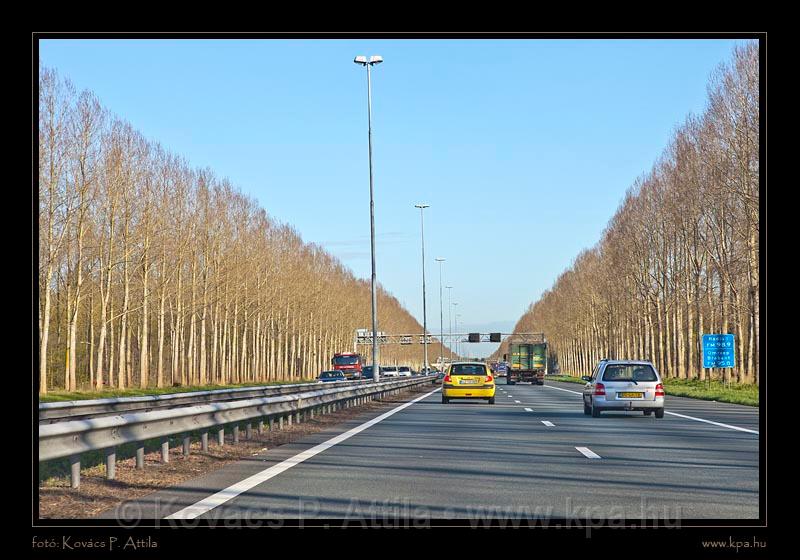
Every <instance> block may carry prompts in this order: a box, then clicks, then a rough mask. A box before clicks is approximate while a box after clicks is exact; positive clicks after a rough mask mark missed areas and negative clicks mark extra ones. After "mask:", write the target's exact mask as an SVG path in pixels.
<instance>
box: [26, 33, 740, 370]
mask: <svg viewBox="0 0 800 560" xmlns="http://www.w3.org/2000/svg"><path fill="white" fill-rule="evenodd" d="M735 43H736V41H731V40H707V39H698V40H637V41H633V40H602V41H600V40H477V39H476V40H441V39H439V40H349V39H347V40H345V39H338V40H45V41H41V43H40V57H41V61H42V62H43V63H44V64H45V65H47V66H50V67H53V68H55V69H57V70H58V71H59V72H60V73H61V74H62V75H65V76H67V77H69V78H70V79H71V80H72V81H73V82H74V83H75V85H76V86H77V87H78V88H81V89H83V88H87V89H90V90H92V91H94V92H95V93H96V94H97V95H98V97H99V98H100V100H101V101H102V103H103V104H104V105H105V106H106V107H108V108H109V109H110V110H111V111H113V112H114V113H116V114H117V115H119V116H121V117H123V118H125V119H126V120H128V121H130V122H131V124H132V125H133V126H134V127H135V128H137V129H138V130H140V131H141V132H142V133H143V134H144V135H145V136H146V137H148V138H150V139H153V140H156V141H158V142H160V143H161V144H162V145H163V146H165V147H166V148H168V149H170V150H172V151H173V152H176V153H178V154H181V155H183V156H185V157H186V158H187V159H188V160H189V161H190V162H191V163H192V164H193V165H194V166H196V167H209V168H211V169H213V170H214V171H215V172H216V173H217V175H219V176H226V177H228V178H229V179H230V180H231V181H232V182H233V183H234V184H235V185H236V186H237V187H239V188H240V189H241V190H243V191H244V192H246V193H248V194H250V195H252V196H253V197H255V198H256V199H257V200H259V201H260V203H261V204H262V205H263V207H264V208H265V209H266V210H267V211H268V212H269V213H270V214H271V215H272V216H273V217H275V218H276V219H278V220H280V221H283V222H288V223H290V224H292V225H294V226H295V227H296V228H297V230H298V231H299V232H300V233H301V234H302V236H303V239H304V240H306V241H314V242H317V243H320V244H322V245H323V246H325V247H326V248H327V249H328V250H329V251H330V252H332V253H333V254H335V255H337V256H338V257H339V258H340V259H341V260H342V262H344V264H346V265H347V266H348V267H350V268H351V269H352V270H353V272H354V273H355V274H356V275H357V276H360V277H365V278H368V277H369V271H370V258H369V175H368V167H367V113H366V71H365V70H364V69H363V67H361V66H356V65H355V64H353V62H352V60H353V57H354V56H355V55H357V54H364V55H367V56H369V55H372V54H380V55H382V56H383V58H384V60H385V62H384V64H381V65H379V66H377V67H375V69H374V71H373V162H374V166H375V206H376V230H377V236H378V244H377V252H378V254H377V272H378V279H379V281H380V282H381V283H382V284H383V285H384V286H385V287H386V288H387V289H388V290H389V291H390V292H391V293H393V294H394V295H395V296H396V297H397V298H398V299H399V300H400V301H401V302H402V303H403V304H404V305H405V306H406V308H407V309H408V310H409V311H410V312H411V313H413V314H414V315H415V316H416V317H417V318H418V319H419V320H420V322H422V289H421V269H420V260H421V255H420V223H419V210H417V209H415V208H414V204H415V203H418V202H425V203H427V204H430V208H428V209H427V210H425V242H426V256H427V260H428V266H427V269H426V270H427V282H428V325H429V329H430V330H431V331H433V332H438V329H439V289H438V288H439V276H438V264H437V263H435V262H434V261H433V258H434V257H437V256H443V257H445V258H446V259H447V262H446V263H445V264H444V282H445V284H451V285H453V286H454V288H453V301H458V302H459V304H460V305H459V306H458V312H459V313H460V314H461V315H462V317H461V320H460V323H461V324H463V325H464V327H465V329H466V330H484V331H488V330H490V329H497V330H499V329H506V328H511V327H512V326H513V324H514V322H515V321H516V320H517V319H518V318H519V316H520V315H521V314H522V313H523V312H524V311H525V309H526V308H527V306H528V305H529V304H530V303H531V302H533V301H535V300H536V299H537V298H538V297H539V295H540V294H541V293H542V292H543V291H544V290H546V289H547V288H549V287H550V286H551V285H552V283H553V281H554V280H555V279H556V277H557V276H558V274H559V273H560V272H562V271H563V270H564V269H565V268H566V267H568V266H569V265H570V263H571V261H572V260H573V259H574V257H575V256H576V255H577V254H578V253H579V252H580V251H581V250H582V249H584V248H586V247H589V246H591V245H593V244H594V243H595V242H596V241H597V240H598V239H599V237H600V235H601V232H602V230H603V228H604V227H605V225H606V223H607V222H608V220H609V218H610V217H611V216H612V215H613V213H614V211H615V210H616V208H617V206H618V205H619V203H620V201H621V199H622V197H623V195H624V193H625V190H626V189H627V188H628V187H629V186H630V185H631V184H632V183H633V181H634V180H635V179H636V177H637V176H638V175H640V174H642V173H643V172H645V171H647V170H649V169H650V167H651V166H652V165H653V163H654V161H655V160H656V158H657V157H658V156H659V154H660V153H661V151H662V150H663V149H664V147H665V146H666V144H667V142H668V140H669V138H670V136H671V134H672V131H673V130H674V127H675V126H676V125H677V124H679V123H680V122H681V121H682V120H683V119H684V118H685V117H686V115H687V114H689V113H690V112H693V113H699V112H701V111H702V110H703V108H704V107H705V102H706V84H707V81H708V77H709V74H710V73H711V72H712V71H713V69H714V68H715V67H716V66H717V65H718V64H720V63H721V62H723V61H727V60H728V59H729V58H730V54H731V50H732V48H733V46H734V44H735ZM444 299H445V305H446V304H447V291H446V290H445V298H444ZM446 323H447V309H446V308H445V324H446ZM366 326H367V325H365V327H366ZM445 329H447V326H445ZM460 330H461V329H460ZM494 347H495V345H481V347H480V349H479V348H478V347H475V348H474V349H473V350H472V355H473V356H474V355H480V353H481V352H485V351H490V350H491V349H493V348H494Z"/></svg>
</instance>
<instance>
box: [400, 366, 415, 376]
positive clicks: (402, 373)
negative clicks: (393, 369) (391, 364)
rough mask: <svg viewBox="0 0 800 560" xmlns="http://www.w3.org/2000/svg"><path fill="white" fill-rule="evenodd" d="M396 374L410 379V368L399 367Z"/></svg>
mask: <svg viewBox="0 0 800 560" xmlns="http://www.w3.org/2000/svg"><path fill="white" fill-rule="evenodd" d="M397 374H398V375H399V376H400V377H411V375H412V372H411V368H410V367H408V366H400V367H398V368H397Z"/></svg>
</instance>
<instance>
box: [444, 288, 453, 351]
mask: <svg viewBox="0 0 800 560" xmlns="http://www.w3.org/2000/svg"><path fill="white" fill-rule="evenodd" d="M445 288H447V323H448V325H450V327H449V328H450V336H449V337H448V339H447V340H448V343H447V349H448V350H450V362H452V361H453V291H452V290H453V286H445Z"/></svg>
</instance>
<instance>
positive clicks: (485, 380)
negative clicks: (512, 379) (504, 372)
mask: <svg viewBox="0 0 800 560" xmlns="http://www.w3.org/2000/svg"><path fill="white" fill-rule="evenodd" d="M493 380H494V377H492V376H491V375H487V376H486V379H484V380H483V381H484V383H491V382H492V381H493Z"/></svg>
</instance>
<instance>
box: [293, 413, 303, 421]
mask: <svg viewBox="0 0 800 560" xmlns="http://www.w3.org/2000/svg"><path fill="white" fill-rule="evenodd" d="M302 416H303V413H302V412H300V411H299V410H298V411H297V413H296V415H295V422H297V423H298V424H299V423H300V422H301V421H302Z"/></svg>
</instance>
